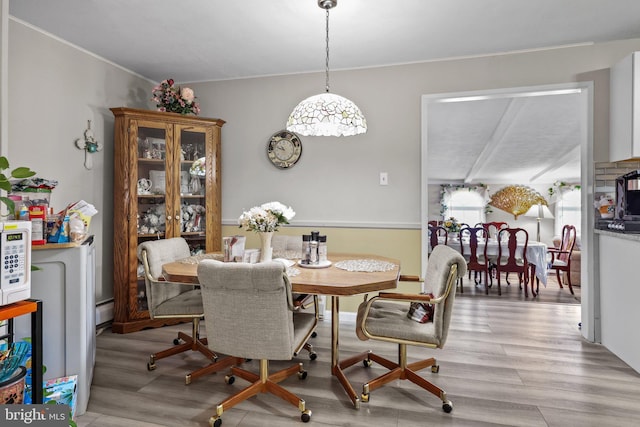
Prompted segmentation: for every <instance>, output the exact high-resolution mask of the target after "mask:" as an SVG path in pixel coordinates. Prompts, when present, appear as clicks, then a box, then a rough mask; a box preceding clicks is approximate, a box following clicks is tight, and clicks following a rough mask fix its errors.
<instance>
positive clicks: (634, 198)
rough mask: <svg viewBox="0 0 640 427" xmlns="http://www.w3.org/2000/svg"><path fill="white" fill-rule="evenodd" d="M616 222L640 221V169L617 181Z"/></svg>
mask: <svg viewBox="0 0 640 427" xmlns="http://www.w3.org/2000/svg"><path fill="white" fill-rule="evenodd" d="M614 219H615V220H623V221H640V169H639V170H635V171H632V172H629V173H627V174H624V175H622V176H620V177H618V178H617V179H616V211H615V214H614Z"/></svg>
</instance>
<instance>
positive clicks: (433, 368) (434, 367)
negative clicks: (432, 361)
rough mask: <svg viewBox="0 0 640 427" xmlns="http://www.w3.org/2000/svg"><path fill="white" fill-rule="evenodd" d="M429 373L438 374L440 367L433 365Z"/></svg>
mask: <svg viewBox="0 0 640 427" xmlns="http://www.w3.org/2000/svg"><path fill="white" fill-rule="evenodd" d="M431 372H433V373H434V374H437V373H438V372H440V365H433V366H432V367H431Z"/></svg>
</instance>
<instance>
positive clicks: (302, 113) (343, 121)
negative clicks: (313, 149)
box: [287, 0, 367, 136]
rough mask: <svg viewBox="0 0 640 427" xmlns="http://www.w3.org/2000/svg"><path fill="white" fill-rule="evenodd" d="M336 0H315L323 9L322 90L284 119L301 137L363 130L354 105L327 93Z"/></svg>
mask: <svg viewBox="0 0 640 427" xmlns="http://www.w3.org/2000/svg"><path fill="white" fill-rule="evenodd" d="M337 4H338V0H318V6H319V7H320V8H322V9H325V11H326V52H327V59H326V63H325V79H326V84H325V92H324V93H321V94H319V95H314V96H311V97H309V98H307V99H305V100H303V101H301V102H300V103H299V104H298V105H297V106H296V108H294V109H293V111H292V112H291V115H290V116H289V120H288V121H287V130H288V131H290V132H295V133H297V134H300V135H304V136H352V135H358V134H361V133H365V132H366V131H367V121H366V119H365V118H364V116H363V115H362V112H361V111H360V109H359V108H358V106H357V105H356V104H354V103H353V102H352V101H350V100H348V99H347V98H345V97H342V96H340V95H336V94H334V93H330V92H329V9H332V8H334V7H335V6H336V5H337Z"/></svg>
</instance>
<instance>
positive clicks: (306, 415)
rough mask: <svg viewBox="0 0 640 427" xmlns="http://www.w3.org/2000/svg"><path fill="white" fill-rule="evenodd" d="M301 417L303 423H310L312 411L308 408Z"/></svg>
mask: <svg viewBox="0 0 640 427" xmlns="http://www.w3.org/2000/svg"><path fill="white" fill-rule="evenodd" d="M300 419H301V420H302V422H303V423H308V422H309V421H311V411H310V410H308V409H307V410H306V411H304V412H303V413H302V415H300ZM216 427H217V426H216Z"/></svg>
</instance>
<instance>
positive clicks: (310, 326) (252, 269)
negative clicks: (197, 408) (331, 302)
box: [198, 260, 317, 427]
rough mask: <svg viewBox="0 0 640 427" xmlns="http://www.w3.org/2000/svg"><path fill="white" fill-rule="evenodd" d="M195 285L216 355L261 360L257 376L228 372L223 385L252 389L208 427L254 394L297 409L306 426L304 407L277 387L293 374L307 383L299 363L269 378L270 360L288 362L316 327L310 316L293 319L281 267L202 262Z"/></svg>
mask: <svg viewBox="0 0 640 427" xmlns="http://www.w3.org/2000/svg"><path fill="white" fill-rule="evenodd" d="M198 280H199V282H200V286H201V288H202V299H203V303H204V312H205V323H206V327H207V336H208V337H209V339H210V340H211V341H212V342H215V343H216V350H217V351H219V352H221V353H224V354H231V355H234V356H236V357H241V358H245V359H259V360H260V373H259V375H258V374H255V373H253V372H249V371H247V370H245V369H241V368H239V367H232V368H231V375H230V376H228V377H227V378H226V379H225V380H226V381H227V382H228V383H231V382H233V381H234V376H238V377H240V378H243V379H245V380H247V381H249V382H251V383H252V384H251V385H250V386H249V387H247V388H245V389H244V390H242V391H240V392H238V393H237V394H235V395H233V396H231V397H229V398H228V399H226V400H224V401H223V402H221V403H220V404H219V405H218V406H217V407H216V413H215V415H213V416H212V417H211V419H210V420H209V423H210V425H211V426H214V427H218V426H220V425H221V424H222V419H221V416H222V414H223V412H224V411H226V410H228V409H230V408H231V407H233V406H235V405H237V404H238V403H240V402H242V401H244V400H246V399H248V398H249V397H252V396H254V395H256V394H258V393H273V394H274V395H276V396H278V397H280V398H282V399H284V400H286V401H287V402H289V403H291V404H293V405H295V406H297V407H298V409H299V410H300V412H301V413H302V414H301V419H302V421H304V422H307V421H309V420H310V418H311V411H309V410H307V409H306V407H305V401H304V400H302V399H300V398H299V397H298V396H296V395H295V394H293V393H291V392H290V391H288V390H286V389H285V388H283V387H282V386H280V385H278V384H277V383H278V382H280V381H282V380H284V379H285V378H287V377H289V376H291V375H294V374H297V375H298V377H299V378H300V379H304V378H306V371H304V369H303V367H302V363H297V364H295V365H293V366H291V367H290V368H287V369H283V370H281V371H279V372H276V373H274V374H271V375H269V372H268V363H269V362H268V361H269V360H291V359H292V358H293V356H295V355H296V354H297V352H298V351H300V349H301V348H302V347H303V346H304V343H305V342H306V341H307V339H308V338H309V336H310V335H311V333H312V332H313V330H314V329H315V327H316V324H317V316H316V314H314V313H296V315H295V316H294V312H296V311H298V308H296V307H295V306H294V304H293V297H292V295H291V283H290V282H289V279H288V278H287V275H286V268H285V267H284V265H283V264H282V263H280V262H277V261H272V262H266V263H259V264H244V263H222V262H219V261H215V260H203V261H201V262H200V264H199V265H198Z"/></svg>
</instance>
